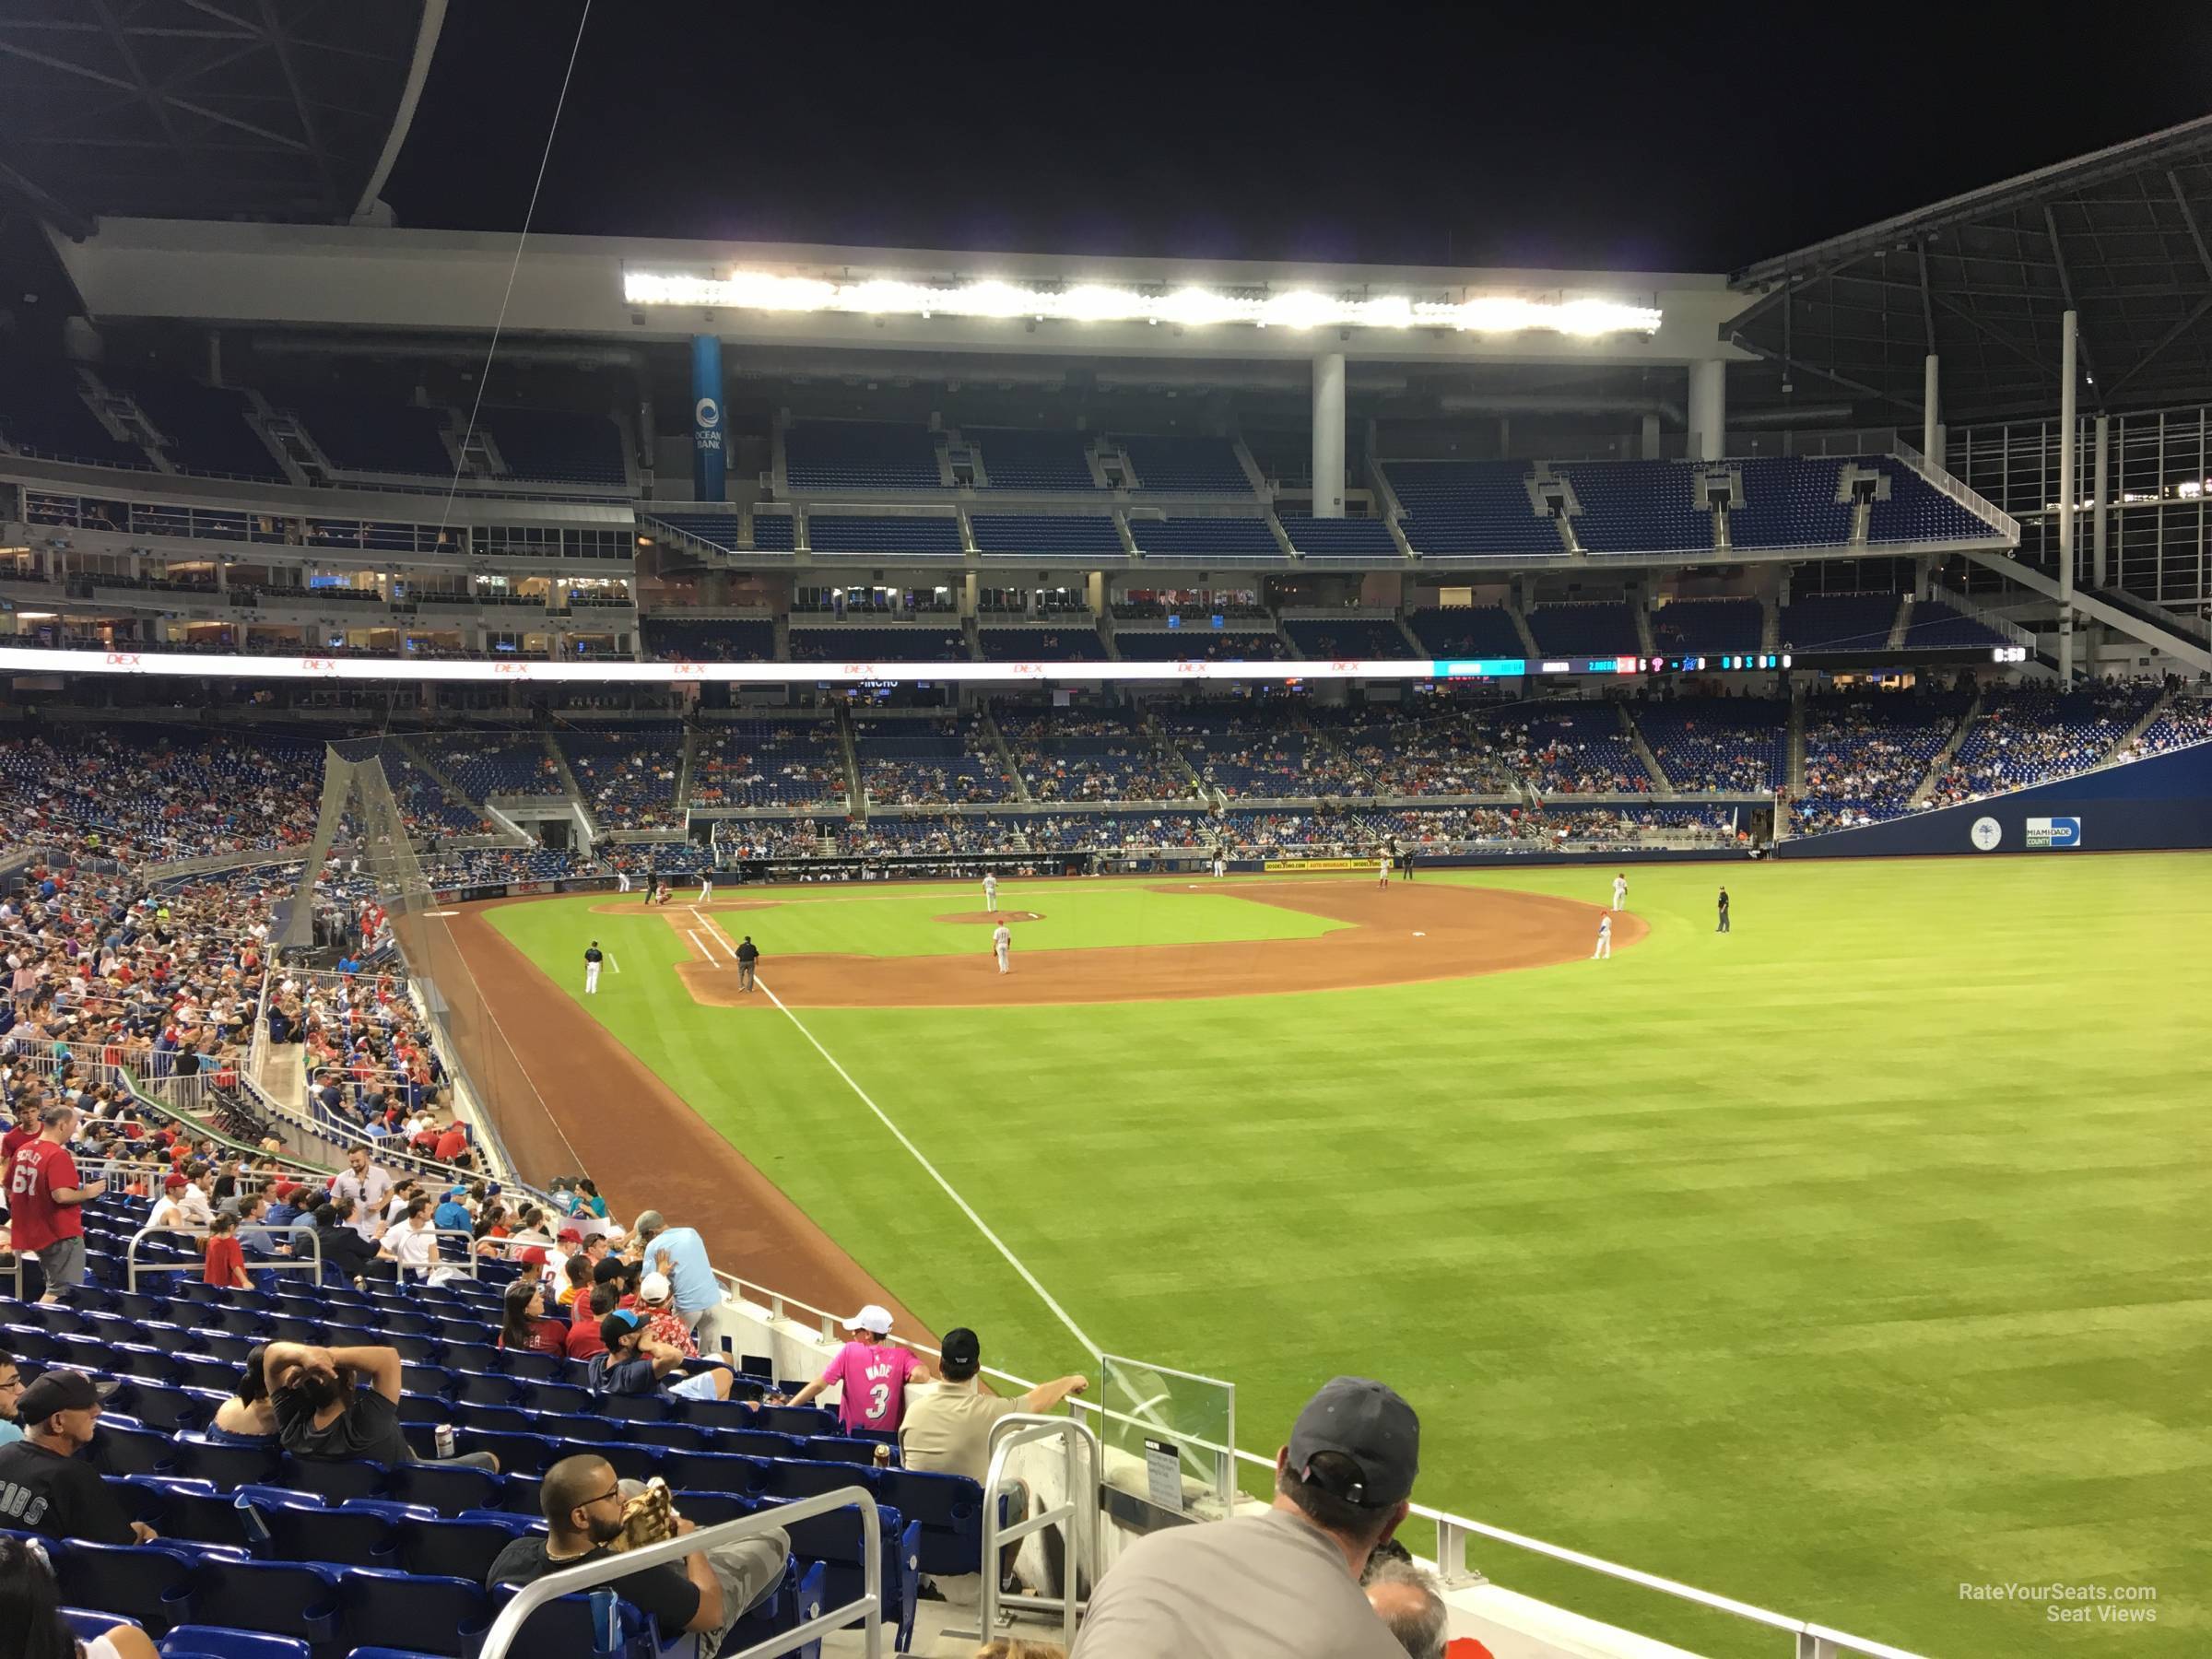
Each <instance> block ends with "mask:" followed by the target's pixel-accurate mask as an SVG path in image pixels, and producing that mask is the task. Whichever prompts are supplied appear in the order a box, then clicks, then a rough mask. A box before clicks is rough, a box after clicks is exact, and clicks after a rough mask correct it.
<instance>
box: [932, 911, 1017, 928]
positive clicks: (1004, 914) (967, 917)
mask: <svg viewBox="0 0 2212 1659" xmlns="http://www.w3.org/2000/svg"><path fill="white" fill-rule="evenodd" d="M930 920H931V921H932V922H966V923H974V924H981V925H982V926H984V927H991V926H994V925H996V924H998V923H1001V922H1041V921H1043V920H1044V917H1043V915H1042V913H1041V912H1037V911H958V912H954V913H953V914H952V915H949V916H932V917H931V918H930Z"/></svg>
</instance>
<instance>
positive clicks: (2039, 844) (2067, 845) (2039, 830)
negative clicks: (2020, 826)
mask: <svg viewBox="0 0 2212 1659" xmlns="http://www.w3.org/2000/svg"><path fill="white" fill-rule="evenodd" d="M2080 845H2081V820H2080V819H2079V818H2030V819H2029V820H2028V848H2029V851H2030V852H2035V851H2039V850H2051V851H2056V850H2060V849H2068V850H2070V849H2072V848H2075V847H2078V846H2080Z"/></svg>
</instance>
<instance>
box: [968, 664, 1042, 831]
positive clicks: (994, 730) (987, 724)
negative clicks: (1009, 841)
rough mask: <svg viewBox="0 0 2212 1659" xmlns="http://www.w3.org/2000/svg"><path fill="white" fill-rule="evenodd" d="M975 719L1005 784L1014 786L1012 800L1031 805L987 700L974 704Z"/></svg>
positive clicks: (1025, 782)
mask: <svg viewBox="0 0 2212 1659" xmlns="http://www.w3.org/2000/svg"><path fill="white" fill-rule="evenodd" d="M975 719H976V727H977V729H978V730H979V731H981V732H982V735H984V737H985V738H987V739H988V740H989V742H990V744H991V753H992V754H993V755H994V756H995V757H996V758H997V760H998V766H999V770H1000V771H1002V772H1004V773H1005V774H1006V782H1009V783H1011V784H1012V785H1013V786H1014V798H1015V799H1016V800H1017V801H1018V802H1020V803H1022V804H1023V805H1024V806H1030V805H1033V804H1034V803H1035V801H1036V799H1037V797H1036V796H1035V795H1033V794H1030V783H1029V780H1028V779H1027V778H1024V777H1023V776H1022V775H1021V768H1020V767H1019V766H1018V765H1016V764H1015V762H1014V751H1013V750H1012V749H1011V748H1009V747H1007V746H1006V737H1005V735H1003V734H1002V733H1001V732H1000V731H999V729H998V722H997V720H996V719H995V718H994V716H993V715H992V712H991V700H990V699H989V698H984V699H983V700H981V701H980V702H978V703H977V704H976V711H975ZM1016 839H1017V840H1019V841H1025V842H1026V840H1027V838H1026V837H1022V836H1019V835H1018V836H1017V837H1016ZM1016 851H1018V852H1025V853H1026V852H1027V851H1029V848H1028V847H1027V845H1026V844H1025V845H1023V846H1021V847H1018V848H1017V849H1016Z"/></svg>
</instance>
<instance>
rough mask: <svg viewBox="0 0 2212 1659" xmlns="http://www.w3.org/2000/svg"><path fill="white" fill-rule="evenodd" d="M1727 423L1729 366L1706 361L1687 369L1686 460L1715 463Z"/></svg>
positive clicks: (1696, 363)
mask: <svg viewBox="0 0 2212 1659" xmlns="http://www.w3.org/2000/svg"><path fill="white" fill-rule="evenodd" d="M1727 421H1728V365H1727V364H1726V363H1724V362H1723V361H1722V360H1721V359H1719V358H1706V359H1702V360H1700V361H1699V362H1695V363H1692V364H1691V365H1690V366H1689V458H1690V459H1691V460H1692V461H1718V460H1719V459H1720V458H1721V453H1722V438H1721V434H1722V432H1723V430H1724V429H1725V427H1726V425H1727Z"/></svg>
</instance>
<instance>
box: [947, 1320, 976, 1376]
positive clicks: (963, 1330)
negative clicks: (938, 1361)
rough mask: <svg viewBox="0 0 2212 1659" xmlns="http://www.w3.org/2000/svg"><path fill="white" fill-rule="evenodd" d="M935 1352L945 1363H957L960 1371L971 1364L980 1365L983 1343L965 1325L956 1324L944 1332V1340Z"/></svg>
mask: <svg viewBox="0 0 2212 1659" xmlns="http://www.w3.org/2000/svg"><path fill="white" fill-rule="evenodd" d="M937 1352H938V1354H939V1355H940V1356H941V1357H942V1358H943V1359H944V1361H945V1363H946V1364H947V1365H957V1366H959V1368H960V1369H961V1370H962V1371H966V1370H967V1369H968V1368H969V1367H970V1366H972V1365H981V1364H982V1359H983V1345H982V1343H981V1342H980V1341H978V1340H977V1339H976V1335H975V1333H974V1332H973V1331H971V1330H970V1329H969V1328H968V1327H967V1326H966V1325H957V1326H955V1327H954V1328H953V1329H951V1330H949V1331H947V1332H946V1333H945V1341H944V1343H943V1345H942V1346H941V1347H939V1348H938V1349H937Z"/></svg>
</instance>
